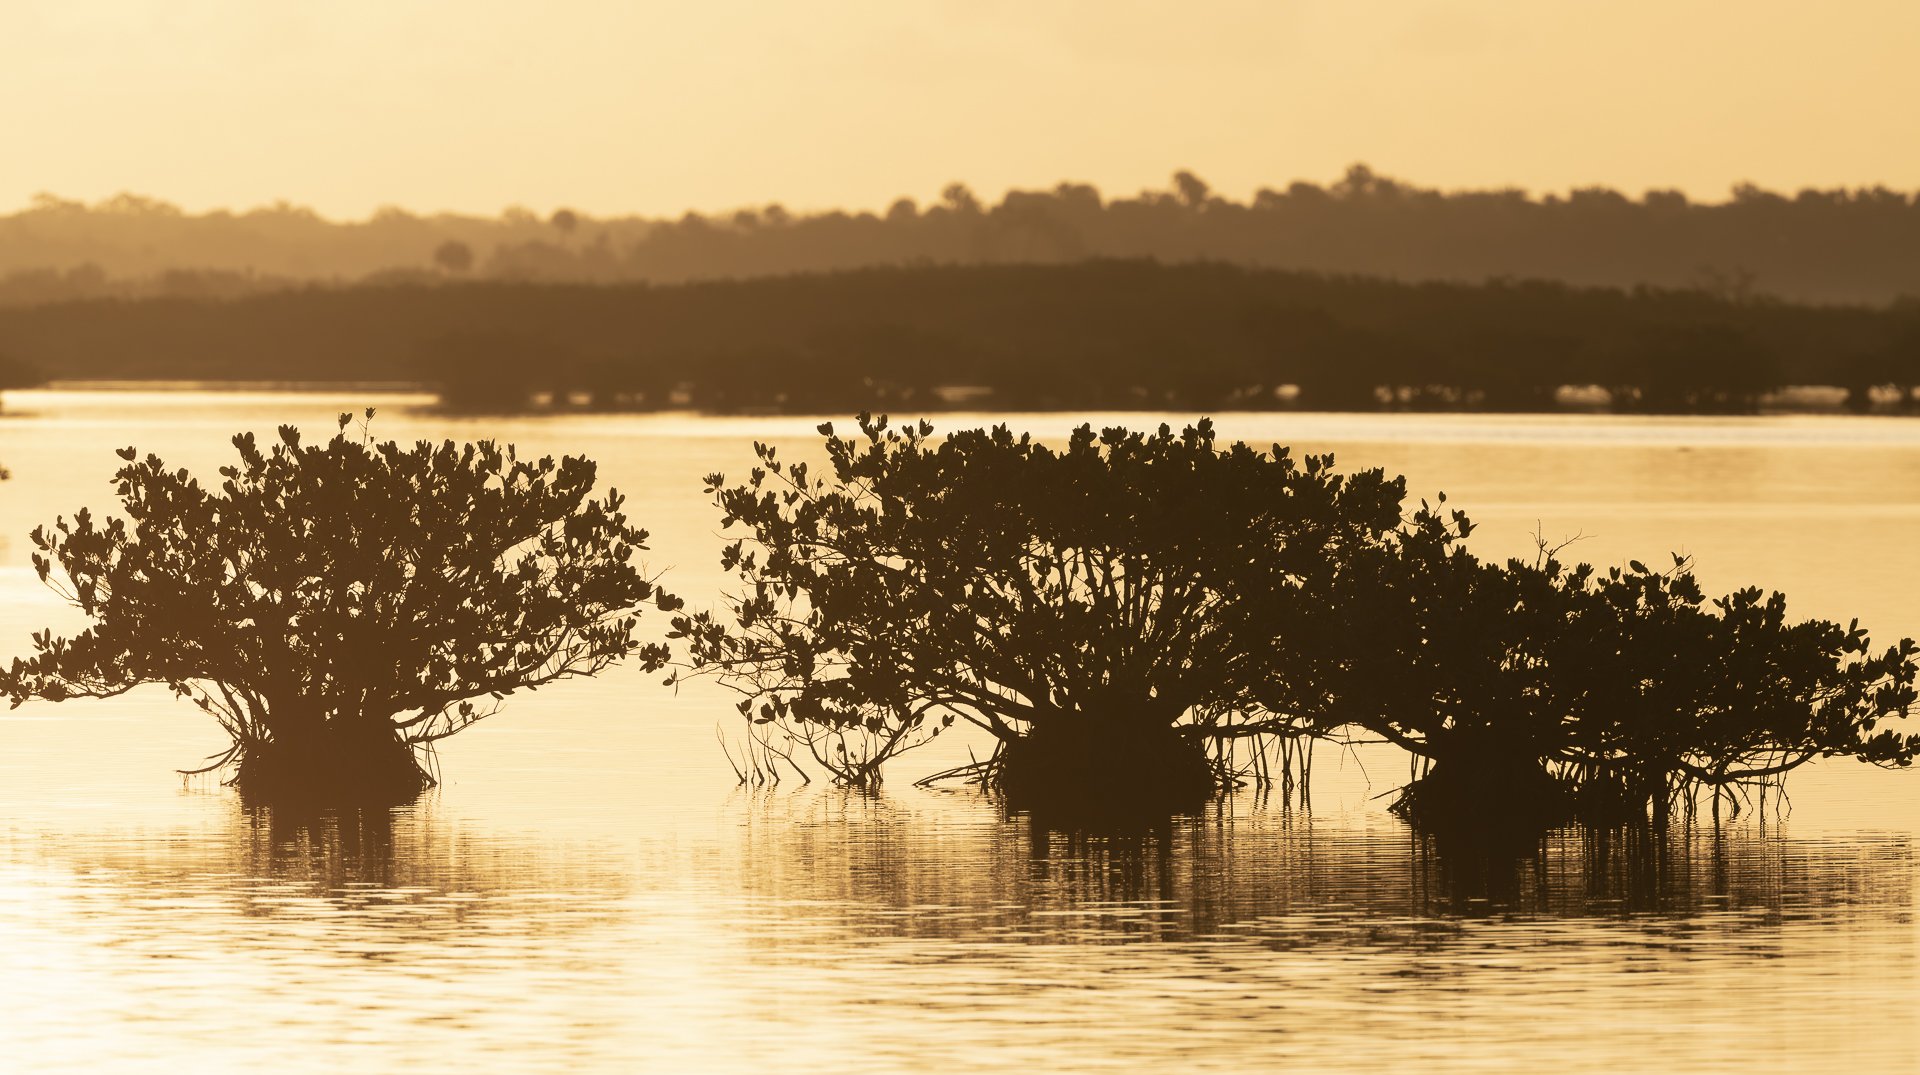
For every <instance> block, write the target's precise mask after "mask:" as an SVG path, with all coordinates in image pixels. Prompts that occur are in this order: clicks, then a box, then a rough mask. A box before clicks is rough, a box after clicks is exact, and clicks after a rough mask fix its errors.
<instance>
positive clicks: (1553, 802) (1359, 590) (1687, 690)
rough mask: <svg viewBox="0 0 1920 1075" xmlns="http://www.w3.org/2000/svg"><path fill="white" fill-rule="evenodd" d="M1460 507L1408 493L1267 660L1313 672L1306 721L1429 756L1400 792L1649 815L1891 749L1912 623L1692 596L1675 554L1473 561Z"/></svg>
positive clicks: (1503, 808)
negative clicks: (1392, 531)
mask: <svg viewBox="0 0 1920 1075" xmlns="http://www.w3.org/2000/svg"><path fill="white" fill-rule="evenodd" d="M1471 530H1472V524H1471V522H1470V521H1469V520H1468V519H1467V517H1466V516H1465V514H1464V513H1461V512H1458V511H1452V512H1448V511H1445V510H1444V509H1442V508H1439V507H1429V506H1427V505H1425V504H1423V505H1422V506H1421V508H1420V509H1419V510H1418V511H1416V512H1415V513H1414V515H1413V516H1412V518H1411V519H1410V520H1409V522H1408V523H1407V525H1406V526H1405V527H1403V528H1402V529H1401V530H1400V531H1399V532H1398V533H1397V534H1396V535H1395V537H1394V540H1393V541H1391V542H1389V543H1388V544H1386V545H1384V546H1381V547H1380V548H1379V549H1378V550H1370V551H1369V552H1368V554H1367V555H1364V556H1362V557H1360V558H1359V559H1358V561H1357V562H1356V564H1355V565H1354V567H1353V569H1352V570H1350V571H1348V572H1347V573H1345V574H1344V575H1342V576H1341V577H1340V578H1339V579H1337V580H1336V582H1335V585H1332V586H1330V587H1329V588H1327V589H1326V590H1324V591H1321V592H1320V593H1319V594H1318V596H1320V597H1321V598H1322V599H1323V600H1324V603H1325V607H1327V608H1328V609H1329V610H1330V613H1329V616H1328V617H1327V618H1326V620H1325V626H1326V629H1325V630H1323V631H1320V632H1316V633H1315V634H1313V635H1312V636H1310V637H1309V638H1308V639H1307V641H1308V642H1309V643H1310V646H1309V647H1308V648H1306V649H1305V650H1304V652H1302V653H1300V654H1297V655H1290V656H1288V657H1287V658H1285V659H1284V660H1283V662H1282V663H1283V664H1293V665H1306V664H1308V662H1312V663H1311V664H1310V667H1311V668H1313V669H1315V670H1316V673H1317V675H1316V677H1315V678H1316V679H1317V680H1318V681H1319V682H1320V683H1321V684H1322V685H1323V686H1324V689H1325V690H1326V692H1327V695H1328V697H1329V698H1330V699H1331V700H1332V704H1331V705H1330V707H1329V708H1328V710H1327V711H1326V712H1327V714H1328V716H1327V717H1326V718H1325V719H1326V720H1327V721H1328V722H1329V723H1331V724H1333V725H1335V726H1342V725H1357V726H1359V727H1361V728H1364V729H1366V730H1367V731H1368V732H1371V733H1373V734H1377V735H1379V736H1382V737H1383V738H1385V739H1388V740H1390V741H1392V742H1394V743H1396V744H1398V745H1400V746H1402V747H1404V748H1406V749H1407V750H1409V751H1410V752H1412V753H1413V754H1414V755H1415V757H1416V758H1418V759H1422V760H1423V761H1424V762H1425V763H1426V764H1427V766H1428V768H1427V770H1426V771H1425V772H1423V773H1422V774H1421V777H1420V779H1418V780H1416V781H1414V782H1413V784H1412V785H1411V786H1410V787H1409V789H1408V792H1407V794H1406V796H1405V797H1404V798H1403V799H1402V800H1401V802H1400V804H1399V805H1400V808H1401V809H1403V810H1406V811H1407V812H1409V813H1410V814H1416V815H1424V816H1426V817H1427V818H1429V819H1431V818H1435V817H1438V818H1447V819H1452V820H1455V821H1458V820H1461V819H1466V820H1469V821H1471V822H1472V823H1473V824H1474V825H1475V826H1476V827H1478V828H1480V829H1483V830H1484V829H1489V828H1497V827H1499V826H1501V825H1503V824H1519V825H1521V826H1534V825H1538V824H1540V823H1542V822H1543V821H1551V820H1554V819H1558V818H1565V817H1570V816H1574V815H1576V814H1578V815H1580V816H1583V817H1585V818H1587V819H1588V820H1595V821H1602V822H1608V823H1616V822H1618V821H1619V820H1620V819H1621V818H1623V817H1629V818H1639V817H1645V816H1646V815H1647V813H1648V812H1649V811H1651V812H1652V814H1653V816H1654V817H1656V818H1660V819H1664V818H1665V817H1666V816H1667V815H1668V814H1669V812H1670V810H1671V808H1672V806H1673V805H1674V804H1675V803H1677V802H1681V801H1686V802H1689V803H1690V802H1691V801H1692V800H1693V798H1694V797H1695V795H1696V794H1697V793H1698V792H1700V791H1706V792H1708V793H1710V794H1711V795H1712V796H1713V798H1714V803H1715V806H1716V808H1717V807H1718V805H1719V803H1720V801H1721V798H1722V796H1723V794H1730V793H1733V792H1736V791H1754V792H1757V793H1759V794H1762V795H1764V794H1767V793H1768V792H1769V791H1770V790H1771V789H1774V788H1777V786H1778V784H1779V780H1780V778H1782V777H1784V775H1785V774H1786V773H1788V772H1790V771H1791V770H1793V769H1795V768H1798V767H1799V766H1800V765H1803V764H1805V763H1806V762H1807V761H1810V760H1812V759H1814V758H1816V757H1830V756H1848V757H1855V758H1858V759H1860V760H1862V761H1867V762H1871V763H1874V764H1881V765H1896V766H1905V765H1908V764H1910V763H1911V761H1912V759H1913V758H1914V756H1915V755H1916V753H1917V752H1920V736H1916V735H1902V734H1898V733H1896V732H1894V731H1892V730H1889V729H1886V728H1880V727H1878V726H1879V724H1880V722H1882V721H1885V720H1887V719H1888V718H1891V717H1894V716H1905V715H1906V714H1907V713H1908V711H1909V710H1910V708H1911V706H1912V704H1913V702H1914V701H1915V698H1916V696H1915V692H1914V684H1915V677H1916V671H1917V669H1916V656H1920V649H1916V647H1915V645H1914V643H1913V642H1912V640H1910V639H1903V640H1901V641H1900V642H1899V643H1898V644H1896V645H1894V646H1892V647H1889V648H1888V649H1886V650H1884V651H1881V652H1878V653H1876V652H1874V651H1873V650H1872V648H1871V645H1870V643H1869V641H1868V639H1867V635H1866V632H1865V631H1864V630H1862V629H1861V628H1860V627H1859V625H1858V623H1854V624H1852V625H1849V626H1846V627H1842V626H1841V625H1839V624H1836V623H1833V622H1830V621H1825V620H1809V621H1806V622H1801V623H1794V622H1791V621H1789V620H1788V619H1787V617H1786V598H1785V596H1784V595H1781V594H1778V593H1774V594H1767V595H1763V592H1762V591H1761V590H1759V589H1757V588H1749V589H1743V590H1740V591H1737V592H1735V593H1733V594H1730V595H1727V596H1725V597H1722V598H1719V599H1717V600H1714V601H1712V602H1708V601H1707V600H1706V598H1705V596H1704V594H1703V593H1702V591H1701V589H1700V586H1699V583H1698V581H1697V580H1696V579H1695V577H1694V576H1693V574H1692V572H1691V570H1690V565H1689V564H1688V563H1687V561H1685V560H1684V559H1683V558H1681V557H1677V556H1676V557H1674V560H1673V566H1672V568H1671V570H1668V571H1664V572H1661V571H1655V570H1652V569H1650V568H1648V567H1647V566H1646V565H1644V564H1642V563H1640V562H1639V561H1633V562H1631V563H1630V564H1628V565H1627V566H1626V567H1624V568H1619V567H1616V568H1611V569H1608V570H1607V571H1604V572H1602V571H1598V570H1596V569H1595V568H1594V567H1593V566H1592V565H1590V564H1579V565H1567V564H1565V563H1563V562H1562V561H1561V560H1560V559H1559V558H1558V557H1557V555H1555V552H1554V551H1553V550H1545V549H1543V550H1542V552H1541V555H1540V556H1539V558H1538V559H1536V560H1535V561H1533V562H1525V561H1519V560H1510V561H1508V562H1507V563H1505V564H1491V563H1485V562H1482V561H1480V560H1478V559H1477V558H1475V557H1474V556H1473V555H1472V554H1471V553H1469V552H1468V551H1467V549H1466V548H1465V547H1464V545H1463V544H1462V540H1463V539H1464V538H1465V537H1466V536H1467V534H1468V533H1470V532H1471Z"/></svg>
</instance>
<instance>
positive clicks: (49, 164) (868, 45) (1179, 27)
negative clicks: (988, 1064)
mask: <svg viewBox="0 0 1920 1075" xmlns="http://www.w3.org/2000/svg"><path fill="white" fill-rule="evenodd" d="M1917 45H1920V4H1915V3H1912V2H1910V0H1826V2H1824V3H1820V4H1813V3H1806V2H1804V0H1799V2H1792V3H1786V2H1777V0H1743V2H1732V0H1718V2H1713V3H1705V2H1697V0H1608V2H1604V3H1603V2H1597V0H1596V2H1587V0H1579V2H1574V0H1500V2H1495V0H1462V2H1453V3H1439V2H1430V0H1267V2H1252V0H1185V2H1179V3H1167V2H1158V0H1156V2H1145V0H1098V2H1082V0H1051V2H1049V0H1018V2H1015V0H1005V2H1003V0H918V2H916V0H815V2H809V3H788V2H775V0H758V2H747V0H680V2H672V3H660V2H655V0H626V2H618V0H545V2H537V3H536V2H518V0H516V2H507V0H458V2H440V3H429V2H425V0H328V2H326V3H309V2H300V3H293V2H285V0H0V210H11V209H13V208H15V207H18V206H20V205H23V204H25V203H26V201H27V199H28V198H29V197H30V196H31V195H32V194H34V193H35V192H37V191H51V192H54V193H57V194H60V195H63V196H66V197H74V198H83V199H86V200H94V199H97V198H101V197H105V196H108V195H111V194H113V193H116V192H118V191H122V190H132V191H136V192H139V193H144V194H149V195H152V196H155V197H159V198H164V199H167V200H170V201H174V202H176V203H179V204H181V205H183V206H186V207H188V208H190V209H196V210H197V209H206V208H213V207H221V206H227V207H248V206H253V205H258V204H262V203H266V202H271V201H274V200H277V199H282V198H284V199H287V200H289V201H293V202H296V203H299V204H305V205H311V206H314V207H315V208H318V209H320V210H321V211H322V212H324V213H327V214H329V215H336V216H360V215H364V214H366V213H368V212H370V211H371V210H373V209H374V208H375V207H377V206H380V205H384V204H397V205H401V206H404V207H407V208H410V209H414V210H421V211H426V210H436V209H454V210H461V211H471V212H487V213H490V212H494V211H497V210H499V209H500V208H502V207H504V206H507V205H509V204H523V205H527V206H530V207H532V208H535V209H538V210H547V209H551V208H554V207H556V206H561V205H569V206H573V207H576V208H581V209H586V210H589V211H592V212H596V213H616V212H641V213H646V214H650V215H651V214H666V213H677V212H679V211H680V210H682V209H686V208H689V207H694V208H701V209H720V208H728V207H735V206H740V205H747V204H759V203H765V202H770V201H779V202H783V203H785V204H786V205H787V206H789V207H790V208H795V209H805V208H822V207H832V206H848V207H862V208H867V207H875V208H877V207H883V206H885V205H886V204H887V203H888V202H889V201H890V200H891V199H892V198H893V197H895V196H897V195H900V194H907V195H911V196H915V197H918V198H921V199H927V198H930V197H932V196H934V195H935V194H936V193H937V192H938V191H939V189H940V188H941V187H942V186H943V185H945V184H946V183H947V182H949V181H951V180H955V179H959V180H963V181H965V182H967V183H969V184H970V185H971V186H973V188H974V189H975V190H976V191H978V192H980V193H982V194H986V195H990V196H997V195H998V194H999V193H1000V192H1001V191H1004V190H1005V189H1006V188H1007V187H1009V186H1051V185H1052V184H1054V183H1055V182H1058V181H1060V180H1062V179H1075V180H1083V181H1087V182H1092V183H1094V184H1096V185H1097V186H1099V187H1100V188H1101V189H1102V190H1104V191H1106V192H1108V193H1110V194H1123V193H1132V192H1134V191H1137V190H1139V189H1141V188H1143V187H1148V186H1152V187H1156V188H1160V187H1164V186H1165V185H1166V179H1167V176H1168V175H1169V174H1170V173H1171V172H1172V171H1173V170H1175V169H1177V168H1191V169H1193V170H1194V171H1196V172H1197V173H1199V174H1200V175H1201V176H1203V177H1205V178H1207V179H1208V180H1209V181H1211V182H1212V183H1213V184H1214V186H1215V187H1216V189H1219V190H1220V191H1222V192H1223V193H1226V194H1229V195H1232V196H1235V197H1244V196H1245V195H1247V194H1249V193H1250V192H1251V191H1253V190H1254V189H1256V188H1258V187H1260V186H1263V185H1275V186H1283V185H1285V183H1286V182H1288V181H1289V180H1292V179H1295V178H1309V179H1315V180H1323V181H1324V180H1328V179H1331V178H1333V177H1335V176H1336V175H1338V174H1339V173H1340V172H1341V171H1342V170H1344V168H1345V166H1346V165H1347V164H1348V163H1350V162H1353V161H1366V162H1368V163H1369V164H1371V165H1372V166H1373V167H1374V169H1375V170H1376V171H1379V172H1383V173H1386V174H1391V175H1397V176H1401V177H1404V178H1407V179H1410V180H1413V181H1416V182H1419V183H1421V184H1423V185H1435V186H1443V187H1461V186H1501V185H1519V186H1524V187H1527V188H1530V189H1533V190H1536V191H1545V190H1558V189H1565V188H1568V187H1572V186H1580V185H1590V184H1606V185H1610V186H1616V187H1620V188H1623V189H1626V190H1628V191H1632V192H1637V191H1640V190H1642V189H1645V188H1647V187H1654V186H1674V187H1679V188H1681V189H1684V190H1686V191H1688V192H1689V193H1691V194H1693V195H1695V196H1697V197H1706V198H1718V197H1721V196H1723V195H1724V194H1725V192H1726V190H1727V188H1728V187H1729V186H1730V185H1731V184H1733V183H1736V182H1739V181H1742V180H1750V181H1753V182H1757V183H1760V184H1761V185H1763V186H1769V187H1781V188H1797V187H1800V186H1806V185H1817V186H1835V185H1862V184H1873V183H1884V184H1887V185H1889V186H1893V187H1897V188H1901V189H1908V190H1911V189H1914V188H1920V139H1915V138H1914V137H1912V133H1913V130H1914V127H1915V122H1914V119H1913V116H1914V108H1915V104H1916V101H1920V63H1917V62H1915V61H1914V59H1913V52H1914V50H1915V48H1916V46H1917Z"/></svg>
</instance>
